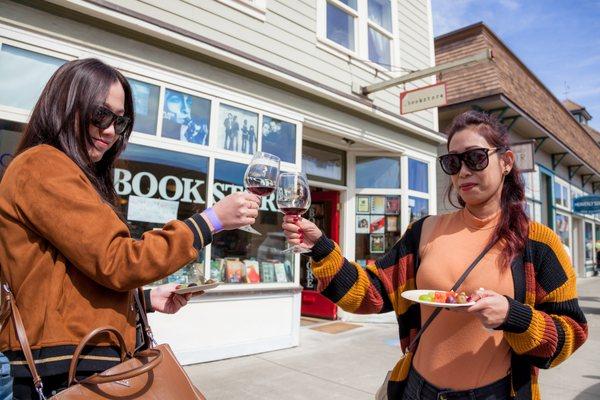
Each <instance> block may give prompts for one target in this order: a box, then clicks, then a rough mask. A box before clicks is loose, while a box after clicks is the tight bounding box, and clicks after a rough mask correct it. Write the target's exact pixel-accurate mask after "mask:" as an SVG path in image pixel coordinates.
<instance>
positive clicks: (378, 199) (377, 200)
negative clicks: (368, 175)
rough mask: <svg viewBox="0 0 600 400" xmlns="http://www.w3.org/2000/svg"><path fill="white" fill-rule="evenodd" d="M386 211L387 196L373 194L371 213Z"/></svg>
mask: <svg viewBox="0 0 600 400" xmlns="http://www.w3.org/2000/svg"><path fill="white" fill-rule="evenodd" d="M384 213H385V197H384V196H371V214H384Z"/></svg>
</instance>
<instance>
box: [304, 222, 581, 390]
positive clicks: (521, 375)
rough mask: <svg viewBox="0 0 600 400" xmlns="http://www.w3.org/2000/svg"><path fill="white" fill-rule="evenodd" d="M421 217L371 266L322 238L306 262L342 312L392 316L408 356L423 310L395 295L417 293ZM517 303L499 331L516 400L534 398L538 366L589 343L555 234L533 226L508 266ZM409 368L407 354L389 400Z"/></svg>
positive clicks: (552, 363) (394, 378) (569, 268)
mask: <svg viewBox="0 0 600 400" xmlns="http://www.w3.org/2000/svg"><path fill="white" fill-rule="evenodd" d="M423 221H424V219H421V220H419V221H417V222H415V223H414V224H412V225H411V226H410V227H409V228H408V230H407V231H406V232H405V234H404V235H403V236H402V238H401V239H400V240H399V241H398V242H397V243H396V244H395V245H394V247H392V249H390V251H388V252H387V253H386V254H385V255H383V256H382V257H381V258H379V259H378V260H377V261H376V263H375V265H374V266H368V267H367V268H366V269H364V268H362V267H361V266H359V265H358V264H356V263H351V262H349V261H348V260H346V259H345V258H344V257H343V256H342V253H341V251H340V248H339V247H338V245H337V244H335V243H334V242H333V241H332V240H330V239H328V238H326V237H325V236H322V237H321V239H319V240H318V241H317V243H315V245H314V247H313V249H312V253H311V257H312V259H313V262H312V271H313V273H314V275H315V277H316V278H317V279H318V283H319V286H318V289H319V290H320V291H321V292H322V294H323V295H325V296H326V297H328V298H329V299H330V300H332V301H333V302H335V303H337V304H338V305H339V306H340V307H341V308H342V309H344V310H346V311H349V312H352V313H359V314H373V313H384V312H389V311H392V310H393V311H394V312H395V313H396V317H397V320H398V325H399V330H400V346H401V347H402V350H403V351H404V352H406V349H407V347H408V345H409V344H410V342H411V340H412V339H413V338H414V337H415V335H416V334H417V332H418V330H419V328H420V326H421V313H420V307H419V305H418V304H416V303H412V302H410V301H408V300H406V299H404V298H403V297H401V296H400V293H402V292H403V291H405V290H411V289H415V288H416V284H415V276H416V273H417V270H418V268H419V241H420V237H421V228H422V225H423ZM512 273H513V280H514V293H515V298H514V299H511V298H509V311H508V316H507V319H506V321H505V322H504V324H503V325H501V326H500V327H498V328H497V329H501V330H503V331H504V338H505V340H506V341H507V342H508V344H509V345H510V347H511V349H512V359H511V376H512V391H513V395H514V398H515V399H518V400H521V399H539V398H540V394H539V387H538V383H537V375H538V369H539V368H550V367H553V366H555V365H558V364H560V363H561V362H562V361H564V360H565V359H566V358H567V357H569V356H570V355H571V354H572V353H573V352H574V351H575V350H576V349H577V348H578V347H579V346H581V345H582V344H583V342H584V341H585V340H586V338H587V323H586V319H585V316H584V315H583V312H582V311H581V309H580V308H579V305H578V301H577V293H576V286H575V275H574V272H573V268H572V266H571V262H570V260H569V257H568V255H567V254H566V252H565V251H564V248H563V246H562V244H561V242H560V239H559V238H558V236H557V235H556V234H555V233H554V232H553V231H552V230H550V229H549V228H547V227H546V226H544V225H541V224H539V223H537V222H531V223H530V225H529V238H528V241H527V244H526V247H525V251H524V252H523V254H522V255H521V257H518V258H517V259H516V260H515V261H514V262H513V264H512ZM411 363H412V354H410V353H407V354H406V355H405V357H403V358H401V359H400V360H399V361H398V363H397V364H396V366H395V367H394V369H393V370H392V375H391V379H390V381H389V384H388V398H389V399H390V400H391V399H400V398H401V393H402V392H403V390H404V385H405V380H406V377H407V376H408V372H409V370H410V366H411Z"/></svg>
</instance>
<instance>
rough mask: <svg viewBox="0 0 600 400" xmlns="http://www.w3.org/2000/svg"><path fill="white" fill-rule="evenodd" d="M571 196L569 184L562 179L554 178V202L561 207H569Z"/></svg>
mask: <svg viewBox="0 0 600 400" xmlns="http://www.w3.org/2000/svg"><path fill="white" fill-rule="evenodd" d="M570 201H571V196H570V194H569V186H568V185H567V184H565V183H562V182H561V181H558V180H556V179H555V180H554V204H555V205H557V206H560V207H565V208H569V204H570Z"/></svg>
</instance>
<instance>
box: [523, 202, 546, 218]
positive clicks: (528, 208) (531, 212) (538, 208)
mask: <svg viewBox="0 0 600 400" xmlns="http://www.w3.org/2000/svg"><path fill="white" fill-rule="evenodd" d="M525 213H526V214H527V216H528V217H529V219H530V220H532V221H537V222H541V220H542V205H541V204H540V203H538V202H535V201H532V200H527V203H526V204H525Z"/></svg>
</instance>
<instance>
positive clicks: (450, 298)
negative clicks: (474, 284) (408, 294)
mask: <svg viewBox="0 0 600 400" xmlns="http://www.w3.org/2000/svg"><path fill="white" fill-rule="evenodd" d="M419 300H420V301H428V302H431V303H446V304H466V303H469V302H470V301H471V296H467V295H466V293H465V292H460V293H456V292H455V291H453V290H450V291H448V292H445V291H435V292H428V293H425V294H422V295H420V296H419Z"/></svg>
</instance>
